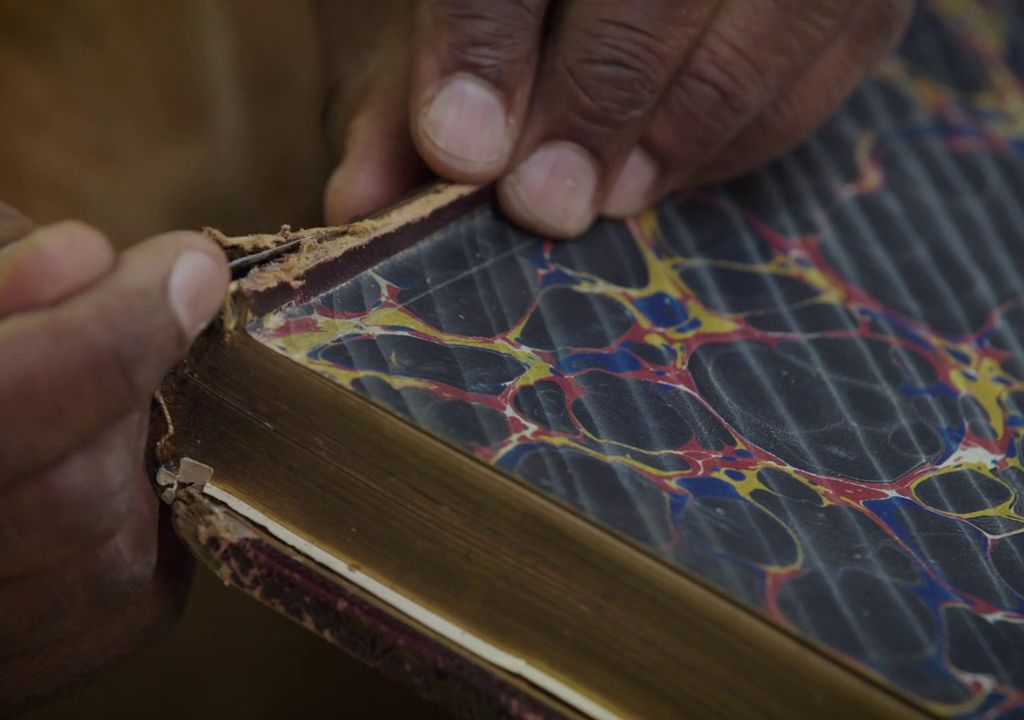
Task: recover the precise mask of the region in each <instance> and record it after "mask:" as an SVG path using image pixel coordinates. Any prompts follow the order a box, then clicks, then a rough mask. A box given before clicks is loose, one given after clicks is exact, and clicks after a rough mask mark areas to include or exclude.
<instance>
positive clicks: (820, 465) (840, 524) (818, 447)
mask: <svg viewBox="0 0 1024 720" xmlns="http://www.w3.org/2000/svg"><path fill="white" fill-rule="evenodd" d="M1022 228H1024V14H1022V13H1021V11H1020V10H1019V9H1017V7H1016V6H1015V5H1014V4H1012V3H1003V4H998V3H993V4H981V3H951V2H932V3H925V4H923V5H922V6H921V7H920V8H919V10H918V11H917V14H916V16H915V19H914V21H913V23H912V26H911V28H910V30H909V32H908V36H907V38H906V40H905V42H904V44H903V45H902V47H901V49H900V51H899V52H898V53H897V54H896V55H894V56H893V57H892V58H890V59H889V60H887V61H886V62H885V63H884V64H883V66H882V67H881V69H880V70H879V72H878V73H877V74H876V76H875V77H873V78H872V79H871V80H870V81H868V82H867V83H866V84H865V85H864V86H863V87H862V88H861V89H860V90H859V91H858V92H857V93H856V94H855V95H854V96H853V97H852V98H851V100H850V101H849V102H848V103H847V104H846V105H845V106H844V108H843V109H842V110H841V111H840V112H839V113H838V114H837V116H836V117H835V118H834V119H833V120H832V121H831V122H830V123H829V124H828V125H827V126H825V127H824V128H823V129H822V130H821V131H820V132H819V133H817V134H816V135H815V136H814V137H812V138H811V139H810V140H809V141H808V142H806V143H805V144H803V145H802V146H800V147H799V148H797V149H796V150H794V151H793V152H791V153H790V154H788V155H786V156H785V157H784V158H782V159H781V160H779V161H778V162H776V163H774V164H773V165H772V166H770V167H768V168H766V169H764V170H762V171H760V172H758V173H755V174H753V175H751V176H749V177H746V178H743V179H740V180H737V181H734V182H731V183H728V184H725V185H722V186H720V187H716V188H711V189H706V190H702V191H698V192H693V193H689V194H686V195H682V196H678V197H673V198H669V199H668V200H666V201H665V202H663V203H662V204H660V205H659V206H658V207H657V208H655V209H653V210H652V211H650V212H647V213H645V214H642V215H640V216H638V217H636V218H634V219H632V220H630V221H626V222H613V221H601V222H599V223H598V224H596V225H595V226H594V227H593V228H592V229H591V230H590V231H589V232H588V233H586V235H585V236H584V237H582V238H580V239H579V240H577V241H574V242H570V243H558V242H551V241H546V240H544V239H541V238H537V237H533V236H531V235H529V234H528V233H525V232H523V231H521V230H519V229H517V228H515V227H513V226H512V225H511V224H509V223H508V222H507V221H506V220H505V219H503V218H502V216H501V214H500V212H499V211H498V210H497V209H496V206H495V204H494V200H493V197H492V193H491V192H490V191H489V190H488V189H486V188H473V187H466V186H458V185H440V186H436V187H433V188H430V189H428V190H426V191H424V192H423V193H421V194H419V195H417V196H415V197H413V198H411V199H409V200H408V201H406V202H405V203H402V204H401V205H399V206H397V207H395V208H392V209H390V210H388V211H386V212H384V213H382V214H381V215H379V216H376V217H374V218H371V219H368V220H365V221H362V222H358V223H354V224H353V225H350V226H346V227H341V228H320V229H313V230H303V231H295V232H293V231H291V230H288V229H284V230H283V231H282V232H281V233H278V234H271V235H257V236H249V237H245V238H223V237H221V238H220V239H221V241H222V243H223V244H224V245H225V247H226V248H227V249H228V250H229V252H231V253H232V255H233V256H234V258H235V260H234V265H235V267H236V269H237V270H238V273H239V278H238V279H237V280H236V281H235V282H234V284H233V287H232V294H231V297H230V298H229V301H228V304H227V306H226V309H225V312H224V315H223V318H222V321H221V322H220V323H219V324H218V325H217V326H216V327H214V328H212V329H211V330H210V331H209V332H208V333H206V334H205V335H204V336H203V337H202V338H201V340H200V341H199V343H198V344H197V346H196V347H195V349H194V351H193V352H192V353H191V355H190V356H189V358H188V359H187V360H186V362H185V363H183V364H182V366H181V367H180V368H179V369H178V370H177V371H176V372H175V373H174V374H173V375H172V376H171V377H170V378H169V379H168V381H167V383H166V385H165V387H164V388H163V391H162V399H163V406H162V408H161V411H160V413H158V416H157V419H156V422H155V423H154V425H155V432H156V433H157V435H158V436H159V438H158V439H159V442H158V443H157V452H156V455H157V459H158V461H159V463H160V464H161V468H160V471H159V473H158V484H159V485H160V487H161V488H162V491H163V493H164V496H165V499H166V500H168V501H169V502H171V504H172V510H173V513H174V516H175V521H176V526H177V528H178V530H179V533H180V534H181V536H182V537H183V538H184V539H185V541H186V542H188V543H189V544H190V546H191V547H192V548H193V550H194V551H195V553H196V554H197V555H198V556H200V557H202V558H204V559H205V560H206V561H207V562H209V563H210V564H211V565H212V566H214V567H215V568H216V569H217V570H218V571H219V572H220V573H221V575H222V577H224V578H225V580H227V581H229V582H231V583H233V584H235V585H237V586H239V587H241V588H242V589H244V590H246V591H247V592H250V593H251V594H253V595H255V596H257V597H258V598H260V599H261V600H263V601H264V602H267V603H268V604H270V605H272V606H274V607H276V608H278V609H279V610H281V611H282V612H285V613H287V614H288V615H290V616H292V617H293V618H295V619H297V620H298V621H299V622H302V623H304V624H305V625H307V626H308V627H309V628H310V629H312V630H314V631H316V632H319V633H320V634H322V635H324V636H325V637H327V638H328V639H329V640H331V641H333V642H335V643H337V644H339V645H341V646H343V647H345V648H346V649H347V650H349V651H350V652H353V653H354V654H356V655H357V656H358V657H360V658H362V659H364V660H365V661H367V662H370V663H371V664H374V665H376V666H378V667H380V668H381V669H382V670H383V671H385V672H388V673H390V674H392V675H393V676H396V677H400V678H403V679H404V680H405V681H406V682H409V683H410V684H412V685H413V686H415V687H416V688H417V689H418V690H419V691H420V692H421V693H422V694H424V695H426V696H427V697H431V698H434V699H438V700H440V701H442V702H446V703H448V704H449V705H450V706H452V707H454V708H456V709H457V710H460V711H461V712H463V713H465V714H467V715H471V716H476V717H479V716H509V715H510V716H519V717H547V716H552V717H593V718H611V717H679V716H682V715H686V716H691V715H692V716H695V717H703V716H709V717H710V716H715V717H720V716H727V717H798V716H814V717H817V716H820V715H822V714H824V713H826V712H827V713H830V714H833V715H836V716H841V717H865V716H868V717H874V716H900V717H904V716H910V717H913V716H925V715H939V716H951V717H995V716H1006V717H1009V716H1012V715H1013V714H1014V713H1024V660H1022V652H1024V651H1022V650H1021V648H1022V647H1024V643H1022V642H1021V640H1022V638H1024V564H1022V560H1021V558H1022V555H1021V553H1022V551H1024V532H1022V530H1024V465H1022V456H1024V350H1022V343H1024V261H1022V256H1024V235H1022V230H1021V229H1022Z"/></svg>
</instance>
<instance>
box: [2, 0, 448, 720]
mask: <svg viewBox="0 0 1024 720" xmlns="http://www.w3.org/2000/svg"><path fill="white" fill-rule="evenodd" d="M396 3H401V0H396V2H388V1H383V2H382V1H381V0H376V1H375V2H373V3H366V2H359V1H358V0H348V1H347V0H335V1H333V2H332V1H331V0H322V1H320V2H313V1H312V0H309V1H307V2H299V1H297V0H152V1H150V0H147V1H146V2H136V1H135V0H76V1H75V2H63V1H58V0H0V201H3V202H6V203H8V204H10V205H13V206H14V207H16V208H18V209H20V210H21V211H22V212H23V213H25V214H26V215H28V216H29V217H31V218H32V219H34V220H35V221H36V222H38V223H47V222H52V221H55V220H59V219H64V218H72V217H73V218H80V219H84V220H86V221H88V222H90V223H92V224H94V225H96V226H98V227H99V228H101V229H102V230H104V231H105V232H107V233H108V234H110V236H111V237H112V238H113V239H114V240H115V242H116V243H118V244H119V245H121V246H125V245H128V244H130V243H132V242H135V241H137V240H139V239H142V238H144V237H147V236H149V235H152V234H154V233H157V232H161V231H164V230H168V229H171V228H176V227H200V226H203V225H212V226H216V227H219V228H221V229H223V230H225V231H227V232H229V233H242V232H254V231H264V230H274V229H276V228H277V227H279V226H280V225H281V224H283V223H289V224H291V225H293V226H295V227H300V226H310V225H317V224H320V222H321V221H320V214H321V192H322V188H323V183H324V181H325V179H326V177H327V173H328V172H329V171H330V169H331V167H332V166H333V164H334V163H335V162H336V161H337V159H338V143H337V141H338V139H339V138H340V136H341V132H342V129H343V125H344V122H343V119H344V116H345V108H344V107H343V108H342V111H341V112H340V113H339V112H328V107H327V103H326V98H327V97H329V96H332V95H336V94H338V93H341V94H342V96H343V97H347V96H348V95H347V93H348V91H349V85H350V84H351V83H352V81H353V80H358V79H359V78H360V76H361V75H364V74H365V69H366V67H367V62H368V61H367V51H368V50H369V49H371V48H373V47H374V46H375V41H376V38H377V37H378V34H379V32H380V31H385V32H386V30H387V27H388V23H387V17H388V15H389V13H391V12H395V11H400V8H396ZM335 110H337V108H335ZM328 118H329V120H328ZM328 123H330V124H329V125H328ZM328 712H329V713H331V714H332V715H337V716H340V717H363V716H374V717H377V716H380V717H408V718H432V717H441V716H442V713H441V711H440V710H439V709H436V708H434V707H433V706H430V705H427V704H425V703H422V702H420V701H418V700H417V699H416V698H414V697H412V696H411V694H410V693H408V692H407V691H406V690H404V689H403V688H400V687H395V686H394V685H392V684H390V683H389V682H387V681H385V680H384V679H383V678H381V677H379V676H378V675H377V674H376V673H374V672H373V671H371V670H369V669H367V668H365V667H363V666H361V665H359V664H358V663H357V662H355V661H354V660H351V659H349V658H348V657H347V656H346V655H345V654H344V653H342V652H340V651H338V650H336V649H334V648H332V647H330V646H329V645H327V644H326V643H324V642H322V641H321V640H319V639H318V638H316V637H314V636H313V635H311V634H308V633H307V632H305V631H304V630H301V629H300V628H298V627H297V626H295V625H293V624H291V623H290V622H289V621H287V620H285V619H284V618H281V617H278V616H277V615H275V614H274V613H272V612H271V611H269V610H267V609H265V608H263V607H262V606H260V605H258V604H257V603H255V602H254V601H251V600H249V599H248V598H246V597H244V596H243V595H241V594H239V593H236V592H234V591H231V590H228V589H226V588H224V587H222V586H221V585H220V584H219V582H218V581H217V580H216V579H215V578H214V577H213V576H212V575H211V574H209V573H208V572H207V571H206V570H204V569H201V570H200V571H199V572H198V574H197V578H196V583H195V585H194V587H193V591H192V595H191V598H190V601H189V604H188V607H187V610H186V613H185V616H184V618H183V620H182V622H181V624H180V626H179V627H178V629H177V630H176V631H175V632H174V633H173V634H172V635H170V636H168V637H166V638H164V639H163V640H162V641H161V642H160V643H159V644H158V645H157V646H155V647H153V648H152V649H150V650H149V651H147V652H145V653H144V654H143V655H141V656H139V657H137V658H135V659H132V660H130V661H128V662H127V663H126V664H124V665H122V666H121V667H119V668H117V669H116V670H115V671H114V672H112V673H111V674H109V675H107V676H105V677H103V678H101V679H100V680H98V681H97V682H95V683H94V684H92V685H90V686H88V687H85V688H82V689H80V690H79V691H77V692H75V693H73V694H72V695H70V696H67V697H64V698H61V699H58V700H56V701H55V702H53V703H51V704H50V705H48V706H46V707H43V708H40V709H38V710H36V711H35V712H33V713H32V714H31V715H30V717H34V718H58V717H84V716H88V717H92V716H96V717H106V718H135V717H153V718H182V717H211V716H220V715H227V716H240V715H244V716H248V717H252V718H263V717H279V716H282V715H284V714H286V713H287V714H289V715H293V714H298V715H299V716H304V715H322V714H325V713H328Z"/></svg>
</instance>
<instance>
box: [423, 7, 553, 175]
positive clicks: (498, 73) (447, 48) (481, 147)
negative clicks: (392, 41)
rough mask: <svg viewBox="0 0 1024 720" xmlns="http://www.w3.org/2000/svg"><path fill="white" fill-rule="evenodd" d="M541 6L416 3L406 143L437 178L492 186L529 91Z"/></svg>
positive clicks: (543, 9)
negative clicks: (409, 135)
mask: <svg viewBox="0 0 1024 720" xmlns="http://www.w3.org/2000/svg"><path fill="white" fill-rule="evenodd" d="M547 6H548V0H517V2H494V0H420V2H419V3H418V4H417V12H416V28H415V35H414V38H415V40H414V51H413V53H414V54H413V65H412V67H413V73H412V88H411V94H410V114H411V118H412V125H411V130H412V137H413V139H414V141H415V143H416V147H417V148H418V150H419V152H420V154H421V155H422V157H423V159H424V161H425V162H426V163H427V164H428V165H429V166H430V167H431V168H432V169H433V170H434V171H435V172H437V173H438V174H439V175H442V176H444V177H446V178H448V179H451V180H459V181H463V182H488V181H491V180H494V179H495V178H496V177H497V176H498V175H499V174H500V173H501V172H502V171H503V170H504V169H505V166H506V164H507V163H508V159H509V156H510V154H511V153H512V149H513V147H514V146H515V142H516V139H517V136H518V132H519V129H520V127H521V126H522V118H523V116H524V114H525V113H526V109H527V105H528V103H529V99H530V91H531V88H532V86H533V77H534V72H535V70H536V64H537V53H538V50H539V47H540V41H541V31H542V27H543V23H544V16H545V13H546V10H547Z"/></svg>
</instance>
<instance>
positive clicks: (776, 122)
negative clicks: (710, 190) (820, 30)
mask: <svg viewBox="0 0 1024 720" xmlns="http://www.w3.org/2000/svg"><path fill="white" fill-rule="evenodd" d="M913 9H914V3H913V0H898V1H896V0H872V1H871V2H866V3H863V4H862V5H861V6H859V7H858V9H857V11H856V13H855V14H854V15H853V16H851V18H850V19H849V21H848V23H847V24H846V26H845V30H844V32H843V33H842V35H841V36H839V37H838V38H836V40H835V41H834V42H833V43H832V44H831V45H830V46H829V47H828V49H827V50H826V51H825V53H824V54H823V55H822V56H821V58H820V60H819V61H818V62H817V63H816V64H815V65H814V66H813V67H811V68H810V69H809V70H808V71H807V72H806V73H804V75H803V76H802V77H801V78H800V79H799V80H798V81H797V82H796V83H795V85H794V86H793V87H792V88H791V89H790V90H789V91H787V92H785V93H782V94H781V95H780V96H779V97H778V98H776V100H775V101H774V102H773V103H772V104H771V105H770V106H769V107H767V108H766V109H765V110H764V111H763V112H762V113H761V114H760V116H758V117H757V118H756V119H755V120H754V121H753V122H752V123H751V124H750V125H749V126H748V127H747V128H745V129H744V130H743V131H742V132H741V133H740V134H739V135H738V136H737V137H736V138H734V139H733V141H732V142H730V143H729V144H728V146H727V147H725V148H723V149H722V151H721V152H720V153H719V154H718V155H717V156H716V157H714V158H713V159H711V160H709V161H708V163H707V164H706V165H705V166H703V167H702V168H700V170H699V171H698V173H697V174H696V175H695V176H694V177H693V178H692V180H691V182H692V184H694V185H703V184H708V183H714V182H720V181H722V180H727V179H729V178H733V177H736V176H738V175H742V174H743V173H746V172H749V171H750V170H753V169H754V168H757V167H760V166H761V165H764V164H765V163H767V162H769V161H771V160H773V159H775V158H776V157H778V156H780V155H782V154H783V153H785V152H786V151H787V150H788V149H790V148H792V147H793V146H794V145H796V144H797V143H799V142H800V141H801V140H802V139H803V138H805V137H807V136H808V135H809V134H811V133H812V132H813V131H814V130H815V129H817V128H818V127H819V126H820V125H822V124H823V123H824V122H825V121H826V120H827V119H828V117H829V116H830V115H831V114H832V113H833V112H834V111H835V109H836V108H837V107H838V106H839V105H840V104H841V103H842V102H843V100H844V99H845V98H846V97H847V96H848V95H849V94H850V93H851V92H852V91H853V90H854V88H856V86H857V85H858V84H859V83H860V82H861V81H862V80H863V79H864V77H865V76H866V75H867V74H868V72H869V71H870V69H871V68H872V67H873V66H874V64H875V62H876V61H877V60H878V59H879V58H881V57H882V56H884V55H885V54H886V52H888V51H889V50H891V49H892V48H893V47H894V46H895V45H896V42H897V41H898V39H899V38H900V37H901V36H902V35H903V31H904V30H905V29H906V26H907V23H908V21H909V20H910V16H911V14H912V13H913Z"/></svg>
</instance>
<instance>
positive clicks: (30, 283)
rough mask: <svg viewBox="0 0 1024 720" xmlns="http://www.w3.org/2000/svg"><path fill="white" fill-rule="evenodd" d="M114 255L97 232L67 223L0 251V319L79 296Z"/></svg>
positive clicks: (109, 265) (102, 273)
mask: <svg viewBox="0 0 1024 720" xmlns="http://www.w3.org/2000/svg"><path fill="white" fill-rule="evenodd" d="M116 262H117V253H116V251H115V250H114V247H113V245H112V244H111V242H110V240H108V239H107V237H106V236H105V235H103V234H102V233H101V232H100V231H99V230H97V229H96V228H94V227H92V226H90V225H87V224H85V223H83V222H79V221H77V220H67V221H63V222H58V223H55V224H53V225H47V226H44V227H41V228H38V229H36V230H34V231H32V232H30V233H29V234H28V235H26V236H25V237H24V238H22V239H21V240H19V241H18V242H16V243H13V244H11V245H8V246H7V247H5V248H3V250H0V315H7V314H11V313H14V312H24V311H29V310H37V309H41V308H44V307H48V306H50V305H53V304H55V303H58V302H60V301H62V300H64V299H66V298H68V297H70V296H72V295H75V294H76V293H79V292H81V291H83V290H85V289H86V288H88V287H89V286H91V285H92V284H94V283H96V282H97V281H98V280H100V279H101V278H103V277H104V276H105V275H106V274H107V273H109V272H110V271H111V269H112V268H113V267H114V265H115V264H116Z"/></svg>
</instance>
